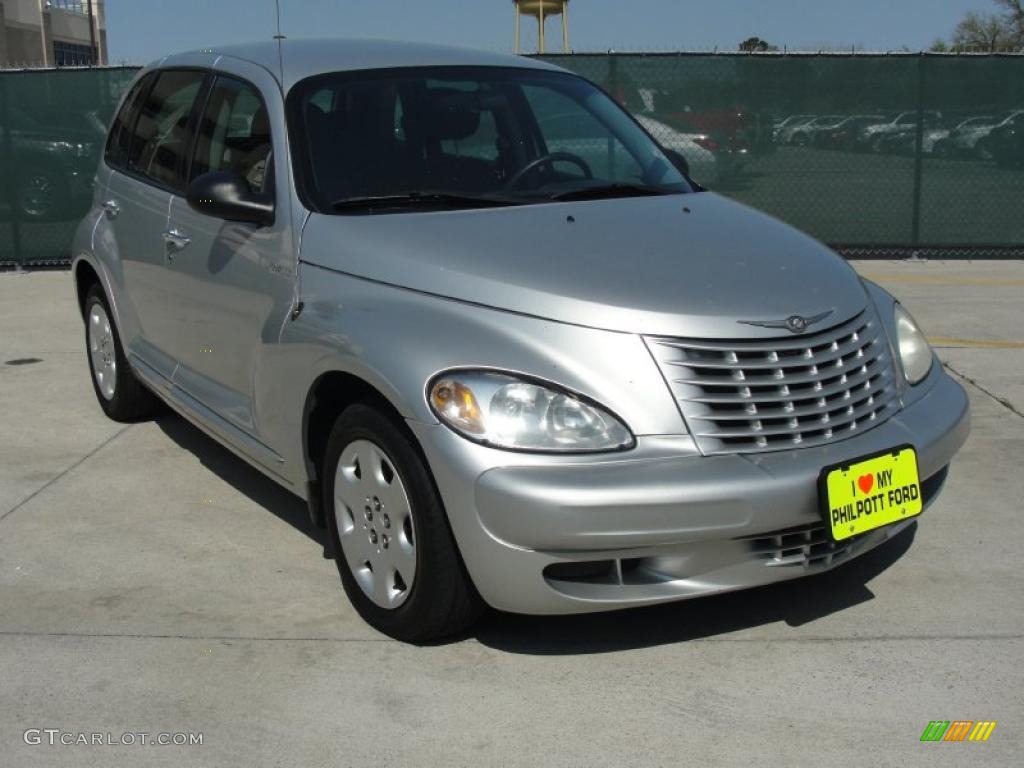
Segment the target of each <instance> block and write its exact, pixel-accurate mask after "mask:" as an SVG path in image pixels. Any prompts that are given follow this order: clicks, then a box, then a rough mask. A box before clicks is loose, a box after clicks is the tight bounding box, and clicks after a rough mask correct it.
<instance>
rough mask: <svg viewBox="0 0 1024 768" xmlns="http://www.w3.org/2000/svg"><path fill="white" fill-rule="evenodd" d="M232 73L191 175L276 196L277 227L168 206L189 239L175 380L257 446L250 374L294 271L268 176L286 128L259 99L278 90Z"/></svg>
mask: <svg viewBox="0 0 1024 768" xmlns="http://www.w3.org/2000/svg"><path fill="white" fill-rule="evenodd" d="M232 68H233V69H234V70H236V74H235V75H228V74H224V73H218V74H217V75H216V78H215V79H214V81H213V83H212V86H211V88H210V92H209V96H208V98H207V100H206V104H205V107H204V110H203V112H202V116H201V118H200V120H199V123H198V135H197V136H196V142H195V150H194V154H193V158H192V164H191V168H190V171H189V178H190V179H194V178H196V177H198V176H200V175H202V174H204V173H208V172H212V171H230V172H233V173H236V174H238V175H239V176H240V177H242V178H243V179H244V180H245V181H246V182H247V183H248V185H249V187H250V189H251V190H252V191H253V192H254V193H256V194H265V195H268V196H271V197H272V198H275V202H276V205H275V209H276V210H275V221H274V223H273V224H272V225H269V226H257V225H255V224H247V223H239V222H229V221H224V220H222V219H219V218H217V217H215V216H211V215H208V214H206V213H203V212H201V211H196V210H193V209H192V208H191V207H190V206H189V204H188V202H187V200H186V199H185V198H184V197H180V196H176V197H175V198H174V200H173V201H172V204H171V216H170V225H171V228H172V229H173V230H174V231H176V232H177V233H179V234H180V235H181V236H182V237H183V238H186V239H187V240H188V245H187V247H185V248H183V249H182V251H181V252H180V254H179V255H178V256H177V257H176V258H175V260H174V263H173V265H172V266H171V268H170V272H171V281H172V283H173V285H174V292H175V294H176V296H177V299H178V302H179V307H178V310H179V311H178V313H177V315H176V317H175V318H174V321H175V325H174V356H175V357H176V358H177V359H178V361H179V366H178V369H177V371H176V373H175V376H174V383H175V385H176V386H178V387H180V388H181V389H183V390H185V391H186V392H187V393H188V394H189V395H191V396H192V397H193V398H194V399H195V400H197V401H199V403H201V404H202V405H204V406H205V407H206V408H208V409H210V410H212V411H213V412H214V413H215V414H217V415H218V416H220V417H221V418H223V419H225V420H227V421H229V422H231V424H232V425H233V426H234V427H236V428H239V429H241V430H243V431H244V432H246V433H248V435H249V436H251V437H253V438H256V439H257V440H258V439H259V436H260V433H261V429H260V424H259V423H258V419H257V411H258V408H256V407H255V405H254V399H255V397H256V396H257V394H258V392H257V388H258V387H259V381H258V380H257V372H258V371H259V370H260V368H261V359H262V357H263V356H264V354H265V352H266V351H267V350H268V345H272V344H274V343H275V342H276V341H277V339H278V337H279V335H280V331H281V327H282V324H283V323H284V322H285V319H286V318H287V315H288V312H289V311H290V308H291V303H292V298H293V295H292V294H293V281H292V274H293V271H294V265H293V258H292V253H291V234H290V233H291V229H290V222H289V217H288V208H287V196H286V195H285V194H283V193H278V190H277V187H279V186H281V187H283V186H284V185H277V184H275V178H274V177H275V174H274V167H275V162H276V158H278V157H281V156H283V154H284V152H285V144H284V140H283V137H282V136H279V135H278V134H279V133H281V131H273V130H271V126H272V125H283V115H282V114H281V105H280V103H279V99H275V100H273V101H271V103H270V104H269V105H268V103H267V101H266V100H265V99H263V98H262V96H261V95H260V91H261V90H262V91H264V92H268V93H271V94H272V95H275V96H276V95H277V93H278V91H277V90H276V87H274V84H273V81H272V80H271V79H270V77H269V76H268V75H266V73H265V72H264V71H263V70H261V69H259V68H258V67H255V66H252V67H251V69H250V68H249V67H248V66H247V65H245V64H244V63H241V62H239V63H233V64H232ZM237 70H241V72H238V71H237ZM268 106H269V107H270V110H268ZM271 110H273V111H271ZM256 458H261V457H260V456H258V455H257V456H256Z"/></svg>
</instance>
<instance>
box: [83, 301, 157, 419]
mask: <svg viewBox="0 0 1024 768" xmlns="http://www.w3.org/2000/svg"><path fill="white" fill-rule="evenodd" d="M112 317H113V316H112V314H111V312H110V307H109V305H108V304H107V297H106V296H105V295H104V294H103V290H102V289H101V288H100V286H99V284H96V285H93V286H92V287H91V288H90V289H89V292H88V294H87V295H86V298H85V344H86V351H87V352H88V353H89V372H90V374H91V377H90V378H92V386H93V389H94V390H95V391H96V399H97V400H98V401H99V403H100V407H101V408H102V409H103V412H104V413H105V414H107V416H108V417H109V418H111V419H113V420H114V421H127V422H131V421H139V420H140V419H145V418H148V417H150V416H152V415H153V414H154V413H155V412H156V411H157V409H158V408H159V401H158V400H157V399H156V397H155V396H154V395H153V393H152V392H150V391H149V390H148V389H146V388H145V387H144V386H143V385H142V384H141V383H140V382H139V380H138V379H136V378H135V374H134V373H132V370H131V368H130V367H129V366H128V360H127V359H126V358H125V355H124V349H123V348H122V347H121V339H120V337H119V336H118V334H117V326H116V325H115V324H114V321H113V319H112Z"/></svg>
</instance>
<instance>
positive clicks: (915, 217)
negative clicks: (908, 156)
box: [910, 51, 926, 256]
mask: <svg viewBox="0 0 1024 768" xmlns="http://www.w3.org/2000/svg"><path fill="white" fill-rule="evenodd" d="M925 60H926V58H925V53H924V51H922V52H921V54H920V55H919V56H918V58H917V126H916V129H915V136H914V192H913V195H914V196H913V202H912V205H911V222H910V244H911V246H914V247H916V246H918V245H920V244H921V173H922V170H923V169H922V164H923V160H924V97H925V82H924V81H925ZM914 255H915V256H916V255H917V254H916V252H915V254H914Z"/></svg>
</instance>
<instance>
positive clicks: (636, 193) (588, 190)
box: [549, 183, 673, 200]
mask: <svg viewBox="0 0 1024 768" xmlns="http://www.w3.org/2000/svg"><path fill="white" fill-rule="evenodd" d="M670 194H673V193H672V192H669V191H667V190H664V189H659V188H658V187H645V186H643V185H642V184H621V183H615V184H601V185H598V186H594V187H581V188H580V189H570V190H566V191H565V192H558V193H556V194H554V195H550V196H549V199H550V200H601V199H602V198H609V197H654V196H657V195H670Z"/></svg>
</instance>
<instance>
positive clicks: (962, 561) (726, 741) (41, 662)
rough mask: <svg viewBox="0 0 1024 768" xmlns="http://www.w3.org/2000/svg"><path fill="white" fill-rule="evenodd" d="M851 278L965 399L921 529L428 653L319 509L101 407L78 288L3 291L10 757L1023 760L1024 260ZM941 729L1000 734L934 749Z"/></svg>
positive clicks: (50, 279)
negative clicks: (729, 586) (796, 571)
mask: <svg viewBox="0 0 1024 768" xmlns="http://www.w3.org/2000/svg"><path fill="white" fill-rule="evenodd" d="M857 266H858V269H860V271H861V272H863V273H866V274H870V275H871V276H872V277H873V278H874V279H877V280H878V281H879V282H881V283H882V284H883V285H885V286H886V287H887V288H889V289H890V290H892V291H893V292H894V293H895V294H896V295H897V296H899V297H900V298H901V299H903V300H904V301H905V303H906V305H907V306H908V307H909V309H910V310H911V312H913V313H914V315H915V316H916V317H917V319H918V321H919V322H920V323H921V325H922V326H923V327H924V329H925V331H926V332H927V333H928V334H929V336H931V337H933V338H936V339H938V340H939V341H938V342H937V346H938V347H939V354H940V356H941V357H942V359H943V361H944V362H945V363H946V364H947V365H948V367H949V368H950V369H951V370H953V371H955V373H956V375H958V376H960V377H961V380H962V381H963V383H964V384H965V386H966V387H967V389H968V392H969V394H970V397H971V403H972V407H973V420H974V428H973V433H972V436H971V439H970V441H969V442H968V444H967V446H966V447H965V449H964V451H963V452H962V454H961V455H960V457H959V458H958V460H957V461H956V462H955V463H954V465H953V469H952V472H951V475H950V480H949V483H948V486H947V489H946V491H945V493H944V495H943V496H942V498H941V500H940V501H939V502H938V503H937V504H936V505H935V506H934V507H933V508H932V509H931V510H930V511H929V512H928V513H926V515H925V516H924V518H923V519H922V521H921V523H920V524H919V525H918V526H917V527H916V528H912V529H911V530H910V531H909V532H908V533H907V534H906V535H903V536H900V537H898V538H897V539H896V540H894V541H892V542H890V543H889V544H887V545H886V546H884V547H883V548H881V549H879V550H876V551H875V552H873V553H870V554H869V555H866V556H864V557H862V558H860V559H858V560H856V561H854V562H852V563H850V564H849V565H847V566H845V567H842V568H840V569H838V570H836V571H833V572H831V573H829V574H826V575H823V576H820V577H816V578H812V579H809V580H803V581H797V582H790V583H789V584H783V585H777V586H773V587H768V588H764V589H759V590H755V591H751V592H747V593H738V594H732V595H725V596H722V597H716V598H708V599H703V600H698V601H691V602H689V603H679V604H676V605H671V606H664V607H659V608H654V609H646V610H639V611H630V612H626V613H616V614H606V615H598V616H585V617H558V618H528V617H516V616H508V615H492V616H490V617H489V618H488V619H487V620H485V622H484V623H483V624H482V625H481V626H480V627H479V628H478V629H477V630H475V631H474V632H473V633H472V634H471V635H470V636H468V637H464V638H459V639H457V640H455V641H452V642H449V643H446V644H442V645H437V646H433V647H422V648H416V647H410V646H405V645H401V644H399V643H396V642H394V641H391V640H389V639H387V638H384V637H382V636H381V635H379V634H377V633H376V632H374V631H373V630H371V629H369V628H368V627H367V626H366V625H365V624H363V623H362V621H361V620H360V619H359V618H358V616H357V615H356V614H355V613H354V612H353V611H352V610H351V608H350V607H349V606H348V604H347V602H346V600H345V597H344V593H343V592H342V590H341V586H340V583H339V580H338V576H337V571H336V569H335V567H334V564H333V563H332V562H330V561H327V560H324V559H323V558H322V539H321V535H320V532H319V531H316V530H313V529H311V528H310V527H309V526H308V524H307V522H306V513H305V508H304V505H303V504H302V502H301V501H299V500H298V499H296V498H295V497H292V496H290V495H289V494H288V493H287V492H285V491H283V490H281V489H279V488H278V487H277V486H275V485H274V484H273V483H272V482H270V481H269V480H267V479H265V478H264V477H263V476H262V475H260V474H259V473H258V472H256V471H255V470H252V469H250V468H249V467H248V466H247V465H245V464H244V463H243V462H241V461H240V460H238V459H236V458H235V457H233V456H232V455H231V454H229V453H228V452H227V451H225V450H224V449H222V448H221V447H219V446H218V445H217V444H216V443H214V442H213V441H212V440H210V439H208V438H206V437H205V436H204V435H202V434H201V433H200V432H198V431H197V430H196V429H194V428H193V427H191V426H190V425H188V424H187V423H185V422H184V421H183V420H182V419H180V418H177V417H176V416H172V415H168V416H164V417H163V418H161V419H159V420H158V421H156V422H151V423H142V424H136V425H132V426H129V427H125V426H123V425H118V424H114V423H112V422H109V421H107V420H106V419H105V418H104V417H103V415H102V413H101V411H100V409H99V407H98V406H97V405H96V403H95V400H94V396H93V393H92V389H91V386H90V383H89V379H88V371H87V368H86V360H85V354H84V345H83V341H82V328H81V322H80V320H79V318H78V317H77V316H76V308H75V306H74V301H73V298H72V287H71V278H70V275H69V274H68V273H65V272H42V273H33V274H28V275H16V274H11V273H8V274H0V435H2V438H3V439H2V440H0V755H2V757H0V765H4V766H7V765H10V766H17V767H18V768H20V767H21V766H47V768H52V767H54V766H99V765H102V766H121V765H124V766H132V767H133V768H135V767H138V766H162V765H167V766H181V765H195V766H277V765H281V766H289V767H290V768H291V767H293V766H319V765H332V766H347V765H352V766H362V765H371V764H373V765H388V766H391V765H394V766H407V765H408V766H434V765H438V766H441V765H443V766H460V765H467V766H469V765H473V766H477V765H509V766H519V765H522V766H537V765H557V766H564V765H580V766H605V765H608V766H612V765H615V766H620V765H638V766H647V765H665V766H669V765H671V766H679V765H749V764H755V763H756V764H764V763H765V762H766V761H769V760H770V761H772V762H777V763H779V764H782V765H811V764H820V763H821V762H822V761H827V764H831V765H836V766H840V765H851V764H854V763H855V762H856V764H864V765H868V764H871V765H879V766H888V765H891V766H907V765H927V766H933V765H934V766H945V765H949V766H954V765H955V766H962V765H971V764H984V765H1018V764H1019V756H1020V754H1021V748H1022V746H1024V697H1022V694H1021V690H1022V688H1024V671H1022V670H1024V663H1022V662H1024V575H1022V569H1021V544H1020V542H1021V541H1022V540H1024V515H1022V514H1021V511H1022V510H1021V505H1022V499H1024V473H1022V472H1021V469H1020V468H1021V464H1022V459H1024V417H1022V415H1021V414H1022V413H1024V327H1022V322H1021V321H1022V320H1024V302H1022V301H1021V296H1022V295H1024V264H1022V263H1020V262H988V263H986V262H974V263H967V262H956V263H934V262H933V263H924V264H919V263H906V262H900V263H896V262H865V263H861V264H858V265H857ZM31 358H36V359H38V360H39V362H34V363H33V362H29V363H25V364H6V361H11V360H24V359H31ZM936 719H939V720H958V719H959V720H982V719H985V720H996V721H998V723H999V724H998V726H997V727H996V728H995V730H994V732H993V734H992V736H991V738H990V740H989V741H988V742H987V743H985V744H968V743H965V744H923V743H921V742H920V741H919V738H920V736H921V733H922V731H923V730H924V728H925V726H926V725H927V723H928V722H929V721H930V720H936ZM30 728H35V729H47V728H49V729H60V731H62V732H66V733H73V734H77V733H79V732H82V733H86V734H90V733H93V732H101V733H104V734H105V733H108V732H109V733H111V734H113V735H114V736H115V737H119V736H120V735H121V734H125V733H135V734H138V733H140V732H146V733H148V734H150V735H155V734H157V733H160V732H167V733H175V732H184V733H202V734H203V743H202V745H192V746H158V747H152V746H140V745H138V744H135V745H131V746H128V745H102V746H101V745H91V746H63V745H59V744H58V745H54V746H49V745H47V744H46V743H45V740H44V743H43V744H39V745H30V744H26V743H25V741H24V738H23V734H24V732H25V731H26V729H30ZM44 739H45V735H44ZM136 740H137V739H136Z"/></svg>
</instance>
